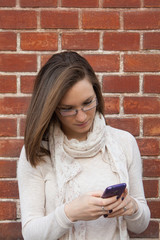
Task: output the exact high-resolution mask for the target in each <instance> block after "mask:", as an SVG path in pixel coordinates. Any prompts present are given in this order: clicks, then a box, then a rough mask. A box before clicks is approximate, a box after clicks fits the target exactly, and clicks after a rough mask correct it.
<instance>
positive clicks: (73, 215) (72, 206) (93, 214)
mask: <svg viewBox="0 0 160 240" xmlns="http://www.w3.org/2000/svg"><path fill="white" fill-rule="evenodd" d="M102 194H103V192H102V191H99V192H91V193H88V194H86V195H82V196H80V197H78V198H76V199H74V200H73V201H72V202H69V203H67V204H65V213H66V215H67V217H68V218H69V219H70V220H71V221H72V222H74V221H78V220H83V221H89V220H95V219H97V218H99V217H100V216H102V215H104V214H107V213H108V210H111V209H110V207H109V206H113V207H114V208H116V207H118V205H119V202H118V201H117V196H114V197H111V198H106V199H103V198H101V196H102ZM105 208H106V209H105ZM104 209H105V210H104Z"/></svg>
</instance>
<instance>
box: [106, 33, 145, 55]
mask: <svg viewBox="0 0 160 240" xmlns="http://www.w3.org/2000/svg"><path fill="white" fill-rule="evenodd" d="M139 47H140V36H139V33H126V32H106V33H104V38H103V49H104V50H111V51H127V50H132V51H135V50H139Z"/></svg>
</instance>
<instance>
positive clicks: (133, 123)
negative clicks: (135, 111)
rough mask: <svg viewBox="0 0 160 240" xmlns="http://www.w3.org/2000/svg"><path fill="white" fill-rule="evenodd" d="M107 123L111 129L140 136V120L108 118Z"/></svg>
mask: <svg viewBox="0 0 160 240" xmlns="http://www.w3.org/2000/svg"><path fill="white" fill-rule="evenodd" d="M106 122H107V124H109V125H110V126H111V127H115V128H118V129H122V130H125V131H128V132H130V133H131V134H132V135H134V136H138V135H139V128H140V123H139V119H138V118H108V117H107V119H106Z"/></svg>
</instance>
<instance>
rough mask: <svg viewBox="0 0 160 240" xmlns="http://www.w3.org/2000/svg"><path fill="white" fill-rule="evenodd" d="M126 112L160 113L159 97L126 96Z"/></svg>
mask: <svg viewBox="0 0 160 240" xmlns="http://www.w3.org/2000/svg"><path fill="white" fill-rule="evenodd" d="M124 112H125V113H126V114H157V113H160V100H159V98H158V97H157V98H156V97H125V98H124Z"/></svg>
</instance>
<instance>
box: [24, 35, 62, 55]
mask: <svg viewBox="0 0 160 240" xmlns="http://www.w3.org/2000/svg"><path fill="white" fill-rule="evenodd" d="M21 49H22V50H30V51H49V50H57V49H58V36H57V33H47V32H45V33H37V32H34V33H21Z"/></svg>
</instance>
